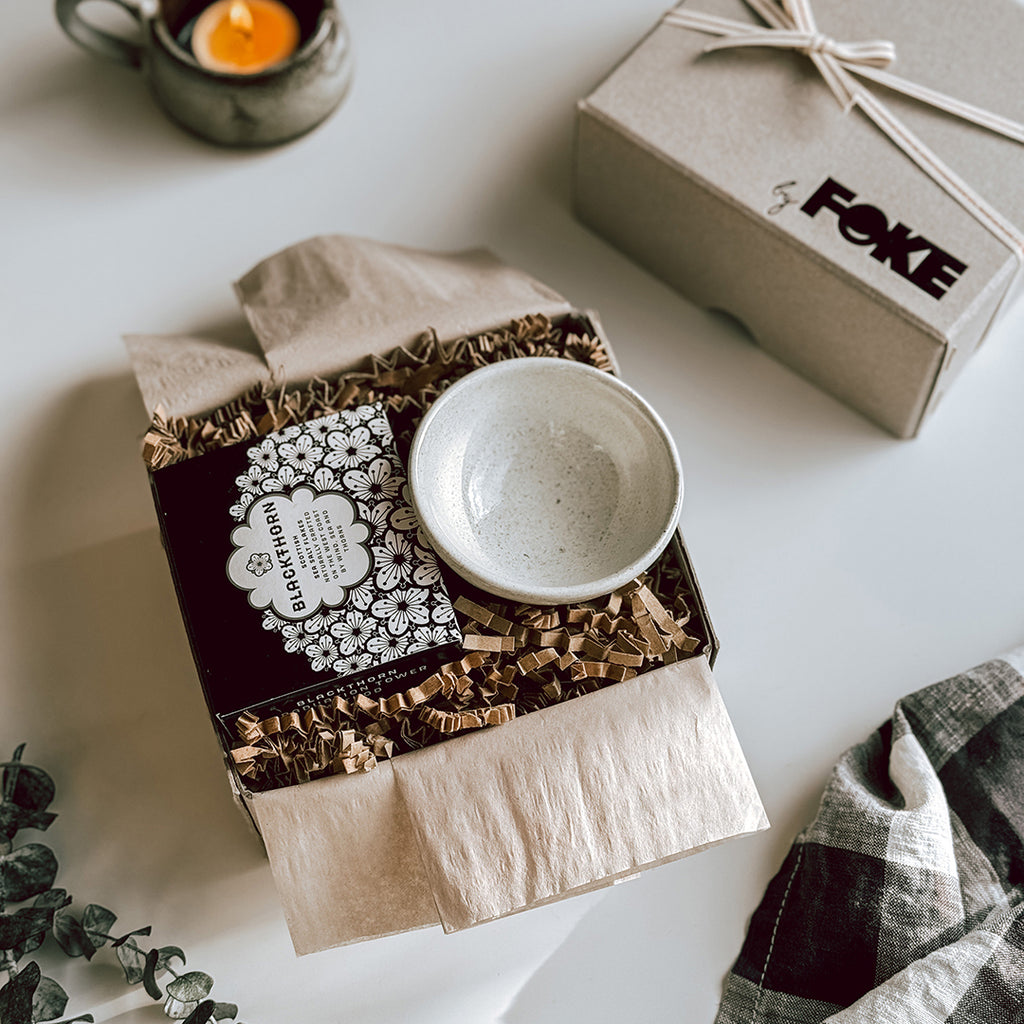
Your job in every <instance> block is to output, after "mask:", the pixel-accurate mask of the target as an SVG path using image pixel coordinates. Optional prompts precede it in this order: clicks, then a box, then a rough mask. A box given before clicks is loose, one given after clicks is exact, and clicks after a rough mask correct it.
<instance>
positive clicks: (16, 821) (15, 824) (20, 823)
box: [0, 803, 57, 839]
mask: <svg viewBox="0 0 1024 1024" xmlns="http://www.w3.org/2000/svg"><path fill="white" fill-rule="evenodd" d="M56 817H57V815H56V814H51V813H50V812H49V811H33V810H31V809H30V808H25V807H19V806H18V805H17V804H12V803H0V836H3V837H4V838H5V839H11V838H12V837H13V836H14V835H15V833H16V832H17V831H18V830H19V829H22V828H37V829H39V830H40V831H44V830H45V829H48V828H49V827H50V825H51V824H52V823H53V820H54V818H56Z"/></svg>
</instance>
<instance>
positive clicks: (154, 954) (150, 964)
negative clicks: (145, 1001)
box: [142, 949, 164, 999]
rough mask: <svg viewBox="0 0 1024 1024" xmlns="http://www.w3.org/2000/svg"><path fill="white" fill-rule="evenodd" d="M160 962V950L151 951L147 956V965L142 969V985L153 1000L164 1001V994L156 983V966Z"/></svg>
mask: <svg viewBox="0 0 1024 1024" xmlns="http://www.w3.org/2000/svg"><path fill="white" fill-rule="evenodd" d="M159 960H160V950H158V949H151V950H150V951H149V952H148V953H147V954H146V964H145V966H144V967H143V969H142V984H143V987H144V988H145V989H146V992H148V993H149V997H150V998H151V999H163V997H164V994H163V992H162V991H161V989H160V986H159V985H158V984H157V983H156V965H157V963H158V962H159Z"/></svg>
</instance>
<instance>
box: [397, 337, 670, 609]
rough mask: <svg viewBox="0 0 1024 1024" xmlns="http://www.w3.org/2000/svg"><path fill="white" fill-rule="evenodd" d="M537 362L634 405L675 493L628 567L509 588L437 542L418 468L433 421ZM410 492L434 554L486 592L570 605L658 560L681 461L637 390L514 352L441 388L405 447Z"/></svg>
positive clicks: (587, 368)
mask: <svg viewBox="0 0 1024 1024" xmlns="http://www.w3.org/2000/svg"><path fill="white" fill-rule="evenodd" d="M541 361H542V362H545V363H547V364H549V365H551V366H552V368H554V367H556V366H557V367H558V369H557V371H556V372H559V373H569V374H578V375H579V379H580V380H581V381H582V380H586V379H589V380H591V381H593V382H594V383H595V384H599V385H600V386H604V387H607V388H610V389H611V390H612V391H615V392H618V395H619V397H620V398H624V399H625V400H626V401H627V403H628V404H630V405H632V406H633V407H634V409H635V410H637V411H638V412H639V414H640V415H641V416H642V417H643V418H645V419H646V420H647V421H648V422H649V423H650V424H651V425H652V426H653V427H654V428H655V431H656V433H657V434H658V435H659V438H660V440H661V442H662V447H663V450H664V453H665V454H666V455H667V456H668V467H669V468H670V472H671V476H672V479H673V481H674V483H675V495H674V498H673V502H672V509H671V512H670V513H669V515H668V516H667V517H666V520H665V523H664V525H663V527H662V529H661V531H660V532H659V534H658V536H657V538H656V539H655V540H653V541H652V542H651V543H650V544H649V545H647V547H646V548H645V549H644V551H643V553H642V554H640V555H639V556H638V557H637V558H636V559H634V560H633V561H632V562H630V563H629V565H626V566H622V567H621V568H619V569H617V570H616V571H615V572H613V573H606V574H605V575H604V576H601V577H600V578H595V579H593V580H589V581H585V582H583V583H576V584H573V585H564V586H563V585H557V586H540V585H532V586H528V587H527V586H523V585H520V586H510V585H508V582H507V578H504V577H502V576H501V575H500V574H497V573H491V572H488V571H487V570H486V569H483V568H482V567H481V566H480V565H479V564H477V563H468V562H467V561H466V560H465V559H464V558H462V557H461V556H460V555H458V554H457V553H456V552H454V551H452V550H451V549H450V548H449V547H448V546H447V545H446V544H444V543H443V542H441V541H440V539H439V536H438V531H437V530H436V529H435V528H434V523H433V522H432V521H431V520H430V516H429V514H428V515H425V514H424V512H425V508H426V503H425V502H423V501H421V500H420V497H419V496H420V494H422V493H424V492H428V491H429V489H430V480H429V478H428V479H423V473H422V472H421V469H422V463H423V456H422V451H423V449H424V446H425V445H426V444H427V443H429V434H430V431H431V429H432V427H433V425H434V423H435V422H436V421H437V420H438V418H439V417H440V416H441V415H443V414H444V412H445V410H446V409H449V408H450V407H451V405H452V403H453V402H457V401H458V400H459V398H460V396H462V395H464V394H465V392H467V391H471V390H476V389H477V388H479V387H480V386H481V385H482V384H484V383H486V382H487V381H489V380H491V378H494V377H501V376H509V375H511V376H515V375H516V374H518V373H520V372H523V371H525V370H526V369H527V368H530V369H534V370H535V369H536V364H537V363H538V362H541ZM409 493H410V497H411V499H412V506H413V510H414V511H415V513H416V517H417V519H418V520H419V524H420V526H421V528H422V529H423V532H424V534H425V535H426V537H427V539H428V540H429V541H430V543H431V545H432V546H433V548H434V551H435V552H436V554H437V556H438V558H440V559H441V560H442V561H444V562H445V563H446V564H447V565H448V566H450V567H451V568H452V569H453V570H454V571H455V572H456V573H457V574H458V575H459V576H461V577H462V578H463V579H465V580H467V581H468V582H469V583H471V584H472V585H474V586H476V587H478V588H479V589H481V590H483V591H486V592H487V593H489V594H493V595H495V596H497V597H501V598H504V599H506V600H511V601H519V602H522V603H524V604H535V605H555V604H573V603H578V602H581V601H589V600H592V599H594V598H596V597H602V596H604V595H606V594H610V593H611V592H612V591H614V590H617V589H618V588H619V587H621V586H623V585H624V584H625V583H628V582H629V581H630V580H631V579H633V578H634V577H635V576H637V575H639V574H640V573H641V572H643V571H644V570H645V569H648V568H650V566H651V565H653V564H654V562H655V561H657V559H658V556H659V555H660V554H661V553H662V551H664V549H665V548H666V547H667V546H668V544H669V542H670V541H671V539H672V535H673V534H674V533H675V532H676V530H677V529H678V524H679V513H680V510H681V507H682V502H683V470H682V464H681V462H680V459H679V451H678V449H677V447H676V444H675V441H674V439H673V437H672V434H671V433H670V432H669V430H668V427H667V426H666V425H665V422H664V420H662V418H661V416H659V415H658V413H657V411H656V410H655V409H654V408H653V407H652V406H651V404H650V403H649V402H648V401H647V400H646V399H645V398H644V397H643V396H642V395H641V394H640V393H639V392H638V391H636V389H635V388H633V387H631V386H630V385H629V384H627V383H626V382H625V381H623V380H622V379H621V378H620V377H617V376H616V375H615V374H614V373H612V372H609V371H607V370H602V369H600V368H598V367H596V366H593V365H591V364H590V363H581V362H578V361H576V360H573V359H566V358H563V357H559V356H517V357H513V358H511V359H503V360H501V361H499V362H496V363H488V364H487V365H485V366H482V367H479V368H478V369H475V370H471V371H470V372H469V373H468V374H466V375H465V376H464V377H461V378H459V380H457V381H455V383H454V384H452V385H451V386H450V387H449V388H447V389H446V390H445V391H442V392H441V394H440V395H439V396H438V397H437V398H436V399H435V400H434V402H433V403H432V404H431V406H430V408H429V409H428V410H427V411H426V413H425V414H424V415H423V418H422V419H421V420H420V423H419V426H418V427H417V428H416V432H415V434H414V435H413V440H412V444H411V446H410V449H409Z"/></svg>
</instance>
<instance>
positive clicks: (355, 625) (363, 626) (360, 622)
mask: <svg viewBox="0 0 1024 1024" xmlns="http://www.w3.org/2000/svg"><path fill="white" fill-rule="evenodd" d="M375 626H376V622H375V620H374V619H372V618H370V616H369V615H367V614H366V612H361V611H359V610H358V609H354V610H353V611H350V612H349V613H348V615H346V616H345V617H344V618H343V619H342V620H341V621H339V622H336V623H334V625H333V626H331V636H333V637H334V638H335V639H336V640H337V641H338V650H339V651H340V652H341V653H342V654H351V653H352V652H353V651H356V650H361V649H363V648H365V647H366V642H367V640H369V639H370V637H372V636H373V634H374V632H375Z"/></svg>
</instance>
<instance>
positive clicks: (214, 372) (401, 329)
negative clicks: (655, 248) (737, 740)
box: [124, 235, 572, 416]
mask: <svg viewBox="0 0 1024 1024" xmlns="http://www.w3.org/2000/svg"><path fill="white" fill-rule="evenodd" d="M235 290H236V292H237V294H238V298H239V300H240V302H241V303H242V308H243V311H244V313H245V315H246V317H248V320H249V323H250V324H251V327H252V331H254V332H255V337H253V336H252V334H250V333H249V332H248V331H246V332H245V333H246V334H248V335H249V337H248V347H246V342H245V341H244V340H243V341H242V342H241V343H239V342H238V340H236V339H231V340H224V339H221V338H216V337H212V336H211V337H197V336H186V335H173V336H172V335H145V334H129V335H126V336H125V339H124V341H125V345H126V347H127V349H128V356H129V359H130V360H131V364H132V369H133V371H134V373H135V376H136V378H137V379H138V382H139V389H140V390H141V392H142V398H143V401H144V402H145V404H146V410H147V411H148V412H149V414H150V415H152V414H153V412H154V411H155V409H156V408H157V406H158V405H159V406H161V407H162V408H163V409H164V411H165V412H166V413H167V414H168V415H171V416H193V415H196V414H198V413H202V412H206V411H208V410H210V409H214V408H216V407H217V406H220V405H223V404H225V403H227V402H229V401H231V400H232V399H234V398H237V397H238V396H239V395H240V394H242V393H243V392H244V391H246V390H247V389H248V388H250V387H252V386H253V385H255V384H264V383H276V384H282V383H285V382H288V383H300V382H303V381H307V380H310V379H312V378H313V377H329V376H331V375H332V374H336V373H339V372H341V371H343V370H349V369H353V368H354V367H356V366H357V365H359V364H360V363H362V362H364V361H365V360H366V355H367V353H369V352H387V351H388V350H390V349H393V348H397V347H398V346H400V345H408V344H409V343H410V342H412V341H414V340H415V339H416V338H417V337H418V336H419V335H420V334H422V333H423V332H424V331H425V330H429V329H433V330H434V331H436V333H437V335H438V337H440V338H441V339H442V340H448V339H450V338H457V337H460V336H461V335H463V334H473V333H477V332H479V331H484V330H487V329H489V328H491V327H497V326H499V325H502V324H506V323H508V322H509V321H511V320H515V319H516V318H518V317H523V316H527V315H529V314H531V313H544V314H547V315H548V316H552V317H554V316H558V315H561V314H563V313H568V312H569V311H570V310H571V309H572V307H571V306H570V305H569V303H568V302H567V301H566V300H565V299H564V298H562V296H561V295H559V294H558V293H557V292H555V291H553V290H552V289H550V288H548V287H547V286H546V285H543V284H541V283H540V282H539V281H537V280H535V279H534V278H532V277H530V275H529V274H526V273H524V272H523V271H521V270H517V269H516V268H514V267H510V266H508V265H507V264H505V263H502V262H501V260H499V259H498V258H497V257H496V256H495V255H493V254H492V253H490V252H488V251H487V250H485V249H472V250H468V251H466V252H461V253H430V252H423V251H422V250H418V249H408V248H404V247H402V246H397V245H386V244H384V243H382V242H373V241H369V240H367V239H362V238H352V237H349V236H346V235H322V236H319V237H316V238H310V239H307V240H306V241H303V242H299V243H297V244H296V245H293V246H290V247H289V248H287V249H285V250H283V251H282V252H279V253H277V254H275V255H274V256H270V257H268V258H267V259H265V260H263V261H262V262H261V263H259V264H257V265H256V266H255V267H254V268H253V269H252V270H250V271H249V272H248V273H247V274H245V276H244V277H242V278H241V280H240V281H238V282H237V283H236V285H235Z"/></svg>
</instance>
